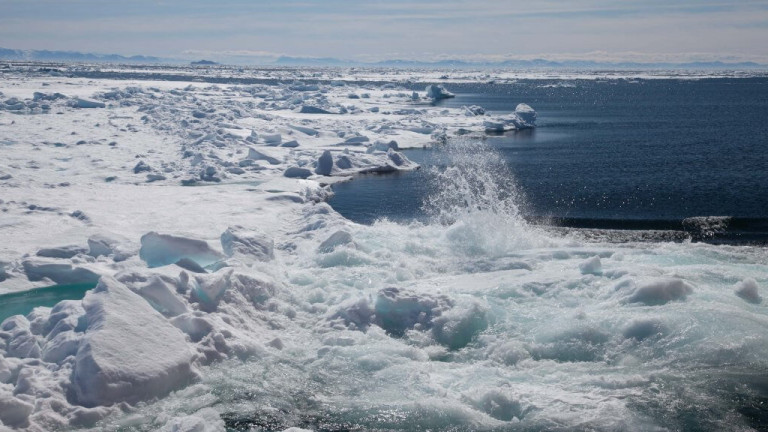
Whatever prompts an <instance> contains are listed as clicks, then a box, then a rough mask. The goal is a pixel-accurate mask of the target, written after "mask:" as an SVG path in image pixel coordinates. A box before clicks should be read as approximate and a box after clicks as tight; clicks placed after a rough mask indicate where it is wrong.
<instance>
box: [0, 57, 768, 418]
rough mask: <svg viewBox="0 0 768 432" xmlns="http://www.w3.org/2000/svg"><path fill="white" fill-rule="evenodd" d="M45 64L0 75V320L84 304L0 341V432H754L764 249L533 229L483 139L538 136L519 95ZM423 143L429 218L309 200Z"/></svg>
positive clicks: (493, 75) (435, 83) (333, 73)
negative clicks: (15, 305)
mask: <svg viewBox="0 0 768 432" xmlns="http://www.w3.org/2000/svg"><path fill="white" fill-rule="evenodd" d="M61 68H62V70H61V71H60V72H52V71H50V70H47V71H43V70H42V69H41V70H38V68H36V67H31V66H29V65H27V64H18V65H16V64H14V65H10V66H9V68H7V69H0V74H2V77H3V83H4V85H3V88H2V95H0V151H2V154H3V158H2V160H0V212H1V213H0V237H1V238H2V239H3V240H2V242H0V301H2V295H4V294H9V293H13V292H22V291H25V290H29V289H32V288H36V287H43V286H51V285H63V284H75V283H83V282H87V283H93V284H96V287H95V288H93V289H92V290H90V291H88V292H87V294H85V297H84V298H82V299H70V300H64V301H61V302H59V303H58V304H55V305H53V306H39V307H36V308H34V309H32V310H31V312H29V313H28V314H27V315H25V316H21V315H15V316H12V317H9V318H7V319H5V320H4V321H3V322H2V324H0V422H1V423H0V429H4V428H12V429H19V430H30V431H46V430H71V429H90V430H166V431H223V430H227V428H229V429H230V430H248V429H249V428H252V429H254V430H318V429H328V430H338V429H356V430H369V429H395V430H422V429H431V430H448V429H451V430H457V429H458V430H509V429H512V430H515V429H518V428H519V429H522V430H574V429H576V430H624V429H633V430H648V431H651V430H679V429H699V430H749V428H750V427H754V425H759V424H761V423H756V422H757V421H758V420H759V418H760V415H764V408H761V406H762V405H761V403H762V402H761V401H763V400H764V398H765V397H766V395H765V394H764V388H763V387H761V386H762V384H761V383H763V382H764V371H765V370H766V367H768V360H766V359H768V332H766V327H768V316H767V315H766V312H765V310H764V308H763V306H762V305H761V301H762V297H761V289H762V288H763V287H765V286H766V284H767V283H768V264H766V263H768V252H766V250H765V249H764V248H759V247H746V246H744V247H734V246H713V245H706V244H699V243H625V244H609V243H595V242H592V243H590V242H587V241H584V240H583V239H581V238H579V237H577V236H566V237H558V236H556V235H553V234H551V233H545V232H542V231H541V230H539V229H537V228H536V227H533V226H530V225H528V224H527V223H526V222H525V221H524V220H523V219H522V218H521V217H520V211H519V209H518V207H517V204H516V200H515V194H514V190H515V188H514V184H513V181H512V179H511V177H509V176H508V175H507V174H505V170H504V168H505V167H504V165H503V163H501V160H500V158H499V157H498V155H496V154H495V153H494V152H493V151H492V150H491V149H490V148H489V147H488V146H485V145H484V144H483V142H482V138H483V136H484V134H485V132H486V130H488V131H489V132H503V131H507V130H510V129H522V128H529V127H534V126H535V122H536V117H537V116H536V112H535V110H534V109H533V108H531V107H530V106H528V105H526V104H525V102H526V101H520V102H521V103H520V105H518V106H517V109H516V110H515V111H514V112H510V113H494V115H489V113H488V112H487V111H486V110H485V109H483V108H482V107H477V106H470V107H462V108H444V107H437V106H434V105H432V100H433V99H439V98H442V97H447V96H448V95H450V92H449V90H450V83H445V80H441V79H439V75H437V74H436V73H434V72H420V71H396V70H349V71H340V70H337V69H274V70H270V69H263V70H261V69H259V70H247V69H246V70H237V69H229V70H228V69H211V70H207V69H199V68H198V69H191V68H190V69H183V68H182V69H174V68H167V69H162V68H147V69H143V68H130V69H125V68H121V67H119V66H115V67H110V68H103V69H100V70H95V69H94V68H93V67H88V66H81V67H74V66H72V67H71V70H69V72H70V73H69V74H68V73H66V72H67V70H68V69H67V68H70V67H68V66H61ZM211 71H217V72H211ZM227 73H229V74H231V76H230V78H231V79H229V78H227V77H225V76H219V75H216V74H227ZM249 74H250V75H249ZM453 75H455V76H453V77H452V78H451V79H452V80H454V81H455V82H488V81H495V82H511V80H513V79H520V78H524V76H520V75H519V74H517V75H515V74H514V73H511V72H504V71H497V72H488V71H485V72H472V71H462V72H456V73H455V74H453ZM165 78H173V79H165ZM382 83H384V84H382ZM405 84H413V85H411V86H410V87H406V86H405ZM427 85H429V87H427ZM413 88H417V89H418V90H419V91H416V92H413V90H412V89H413ZM414 93H415V94H414ZM425 146H426V147H431V146H434V147H440V148H441V149H442V150H443V151H444V153H445V154H446V155H447V157H448V158H449V163H448V166H447V167H446V168H445V169H443V170H436V171H435V172H434V173H432V174H433V175H432V176H431V179H432V181H434V184H433V185H432V186H434V188H435V190H436V192H435V193H434V194H433V195H431V196H430V197H429V199H428V200H427V202H426V203H425V206H426V208H427V210H428V213H429V216H430V217H431V221H432V222H418V223H417V222H414V223H411V224H398V223H394V222H390V221H386V220H382V221H378V222H376V223H375V224H373V225H372V226H363V225H359V224H355V223H352V222H350V221H348V220H345V219H344V218H343V217H341V216H340V215H339V214H338V213H336V212H335V211H334V210H333V209H332V208H331V207H330V206H329V205H328V204H327V203H325V202H324V201H325V200H326V199H327V198H328V197H329V196H330V195H331V194H332V191H331V190H330V185H331V184H333V183H336V182H340V181H347V180H350V179H352V181H354V176H356V175H361V174H362V173H386V172H393V171H399V170H412V169H418V168H419V167H418V165H417V164H416V163H414V162H412V161H410V160H409V159H408V158H407V156H406V154H405V153H403V152H402V150H403V149H407V148H414V147H416V148H421V147H425ZM761 392H762V393H761ZM761 410H763V411H761ZM755 413H757V414H755ZM761 413H763V414H761ZM755 419H758V420H755Z"/></svg>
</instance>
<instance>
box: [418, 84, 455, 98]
mask: <svg viewBox="0 0 768 432" xmlns="http://www.w3.org/2000/svg"><path fill="white" fill-rule="evenodd" d="M425 91H426V92H427V97H428V98H430V99H433V100H440V99H448V98H452V97H455V96H456V95H455V94H453V93H451V92H449V91H448V90H446V89H445V87H443V86H442V85H440V84H437V85H428V86H427V88H426V90H425Z"/></svg>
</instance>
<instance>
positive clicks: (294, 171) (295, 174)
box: [283, 167, 312, 179]
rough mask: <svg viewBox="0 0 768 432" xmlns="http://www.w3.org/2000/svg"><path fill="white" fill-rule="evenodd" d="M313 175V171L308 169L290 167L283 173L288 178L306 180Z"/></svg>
mask: <svg viewBox="0 0 768 432" xmlns="http://www.w3.org/2000/svg"><path fill="white" fill-rule="evenodd" d="M311 175H312V171H310V170H308V169H306V168H300V167H290V168H288V169H287V170H285V172H283V176H285V177H288V178H300V179H305V178H308V177H309V176H311Z"/></svg>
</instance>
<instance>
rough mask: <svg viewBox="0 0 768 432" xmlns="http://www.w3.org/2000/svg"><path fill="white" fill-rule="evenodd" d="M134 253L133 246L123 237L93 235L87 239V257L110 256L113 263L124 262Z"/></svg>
mask: <svg viewBox="0 0 768 432" xmlns="http://www.w3.org/2000/svg"><path fill="white" fill-rule="evenodd" d="M135 253H136V249H135V246H132V245H131V242H129V241H128V239H126V238H124V237H120V236H117V235H115V234H108V235H107V234H95V235H92V236H90V237H89V238H88V255H90V256H92V257H99V256H102V255H104V256H111V257H112V259H113V260H115V261H125V260H127V259H128V258H130V257H131V256H133V255H134V254H135Z"/></svg>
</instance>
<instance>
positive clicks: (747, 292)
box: [734, 278, 763, 304]
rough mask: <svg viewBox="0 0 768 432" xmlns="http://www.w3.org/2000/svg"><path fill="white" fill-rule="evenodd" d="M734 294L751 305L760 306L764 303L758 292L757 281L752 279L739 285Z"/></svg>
mask: <svg viewBox="0 0 768 432" xmlns="http://www.w3.org/2000/svg"><path fill="white" fill-rule="evenodd" d="M734 292H735V293H736V295H737V296H739V297H741V298H742V299H744V301H746V302H749V303H754V304H760V303H762V301H763V298H762V297H761V296H760V293H759V292H758V287H757V281H756V280H754V279H752V278H747V279H744V280H743V281H741V282H739V283H737V284H736V286H735V290H734Z"/></svg>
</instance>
